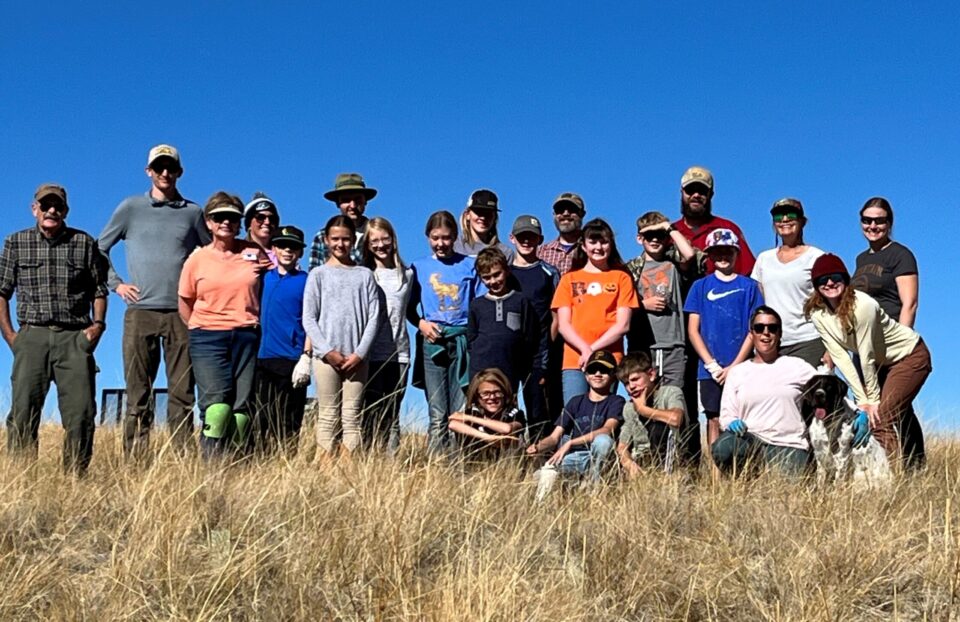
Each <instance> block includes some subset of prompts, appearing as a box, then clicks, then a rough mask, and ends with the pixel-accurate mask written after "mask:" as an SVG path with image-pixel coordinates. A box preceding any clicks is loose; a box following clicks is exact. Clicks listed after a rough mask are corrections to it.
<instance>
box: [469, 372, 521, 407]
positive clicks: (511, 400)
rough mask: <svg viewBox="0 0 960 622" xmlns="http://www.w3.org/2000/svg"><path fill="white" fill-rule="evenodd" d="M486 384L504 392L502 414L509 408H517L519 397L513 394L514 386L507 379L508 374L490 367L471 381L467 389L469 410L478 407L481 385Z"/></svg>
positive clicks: (478, 373)
mask: <svg viewBox="0 0 960 622" xmlns="http://www.w3.org/2000/svg"><path fill="white" fill-rule="evenodd" d="M484 382H489V383H490V384H495V385H497V387H498V388H499V389H500V390H501V391H503V409H502V410H501V412H503V410H506V409H507V408H515V407H516V405H517V396H515V395H514V394H513V385H511V384H510V380H508V379H507V376H506V374H504V373H503V372H502V371H500V370H499V369H497V368H496V367H488V368H487V369H484V370H481V371H479V372H477V375H476V376H474V377H473V380H471V381H470V386H469V387H467V408H473V407H474V406H477V403H478V399H479V397H480V385H481V384H483V383H484Z"/></svg>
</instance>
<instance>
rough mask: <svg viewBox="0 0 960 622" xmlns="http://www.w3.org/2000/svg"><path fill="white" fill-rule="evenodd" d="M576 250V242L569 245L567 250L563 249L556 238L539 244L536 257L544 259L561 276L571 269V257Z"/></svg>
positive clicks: (574, 254)
mask: <svg viewBox="0 0 960 622" xmlns="http://www.w3.org/2000/svg"><path fill="white" fill-rule="evenodd" d="M576 250H577V245H576V244H574V245H573V246H571V247H570V248H569V250H564V248H563V245H561V243H560V239H559V238H558V239H556V240H553V241H551V242H547V243H546V244H543V245H541V246H540V249H539V250H538V251H537V257H539V258H540V260H541V261H545V262H547V263H548V264H550V265H551V266H553V267H554V268H556V269H557V272H559V273H560V275H561V276H563V275H564V274H566V273H567V272H570V270H572V269H573V258H574V257H575V256H576V252H575V251H576Z"/></svg>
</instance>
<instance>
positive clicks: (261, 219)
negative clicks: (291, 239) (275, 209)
mask: <svg viewBox="0 0 960 622" xmlns="http://www.w3.org/2000/svg"><path fill="white" fill-rule="evenodd" d="M268 218H269V219H270V222H272V223H274V224H276V223H278V222H280V219H279V218H277V215H276V214H265V213H263V212H260V213H259V214H257V215H256V216H254V217H253V219H254V220H256V221H257V222H266V221H267V219H268Z"/></svg>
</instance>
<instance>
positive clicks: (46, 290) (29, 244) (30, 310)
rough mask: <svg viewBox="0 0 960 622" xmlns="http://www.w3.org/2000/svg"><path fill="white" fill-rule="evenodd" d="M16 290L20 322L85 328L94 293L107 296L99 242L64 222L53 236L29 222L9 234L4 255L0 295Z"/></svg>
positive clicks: (1, 257) (0, 265)
mask: <svg viewBox="0 0 960 622" xmlns="http://www.w3.org/2000/svg"><path fill="white" fill-rule="evenodd" d="M14 291H16V294H17V322H19V323H20V325H21V326H23V325H24V324H32V325H34V326H49V325H57V326H63V327H65V328H84V327H86V326H89V325H90V323H91V319H90V311H91V309H92V305H93V300H94V298H106V297H107V263H106V261H105V260H104V257H103V255H102V254H101V253H100V250H99V249H98V248H97V241H96V240H95V239H94V238H93V237H91V236H90V235H88V234H86V233H85V232H83V231H80V230H79V229H73V228H71V227H64V228H63V230H62V231H61V232H60V234H59V235H57V236H56V237H55V238H52V239H48V238H45V237H44V236H43V234H42V233H41V231H40V228H39V227H31V228H29V229H24V230H23V231H18V232H16V233H12V234H10V235H9V236H7V239H6V240H5V241H4V243H3V253H2V254H0V296H2V297H4V298H6V299H7V300H9V299H10V298H11V297H12V296H13V294H14Z"/></svg>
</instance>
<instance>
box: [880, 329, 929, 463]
mask: <svg viewBox="0 0 960 622" xmlns="http://www.w3.org/2000/svg"><path fill="white" fill-rule="evenodd" d="M884 371H885V376H886V378H885V379H884V382H883V384H882V385H881V387H880V408H879V409H878V410H879V412H878V414H879V419H880V424H879V425H878V426H876V427H875V428H873V430H871V431H872V432H873V436H874V438H876V439H877V442H879V443H880V444H881V445H882V446H883V448H884V449H885V450H886V452H887V457H889V458H890V459H891V461H895V460H897V459H898V458H899V457H900V440H899V439H898V438H897V433H898V430H899V428H900V419H901V417H903V414H904V412H906V411H907V409H908V408H910V406H911V404H912V403H913V400H914V399H915V398H916V397H917V394H918V393H920V388H921V387H923V383H924V382H926V380H927V376H929V375H930V372H932V371H933V365H932V363H931V362H930V350H928V349H927V346H926V344H924V343H923V340H922V339H921V340H920V341H918V342H917V345H916V347H915V348H914V349H913V352H911V353H910V354H908V355H907V356H905V357H903V358H902V359H900V360H899V361H897V362H896V363H894V364H893V365H889V366H887V367H886V368H885V369H884ZM917 427H918V428H919V426H917ZM917 433H921V434H922V432H919V430H917Z"/></svg>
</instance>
